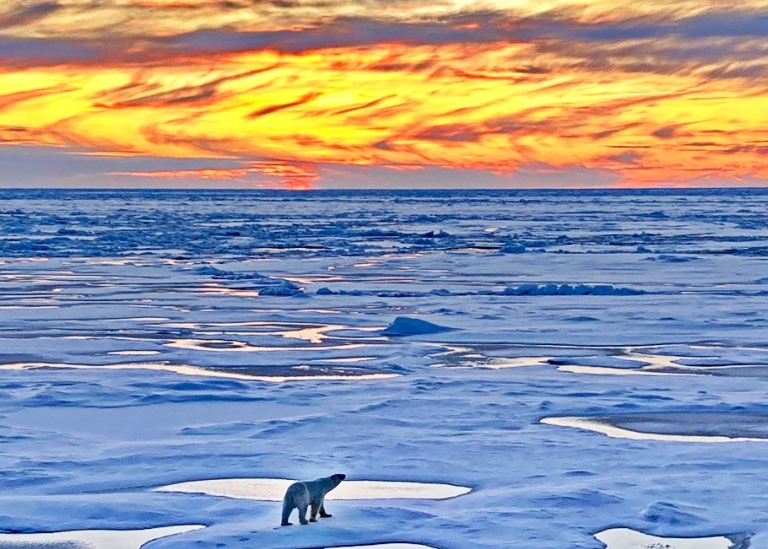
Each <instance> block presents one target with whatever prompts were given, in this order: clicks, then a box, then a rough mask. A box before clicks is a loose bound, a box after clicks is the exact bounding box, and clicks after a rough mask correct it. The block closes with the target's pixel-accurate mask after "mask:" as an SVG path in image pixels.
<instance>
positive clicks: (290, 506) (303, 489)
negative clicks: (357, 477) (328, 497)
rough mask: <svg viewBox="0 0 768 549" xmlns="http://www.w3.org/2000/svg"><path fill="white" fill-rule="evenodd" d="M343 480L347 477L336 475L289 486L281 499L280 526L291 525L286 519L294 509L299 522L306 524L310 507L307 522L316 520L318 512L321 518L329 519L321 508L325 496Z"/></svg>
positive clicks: (323, 508)
mask: <svg viewBox="0 0 768 549" xmlns="http://www.w3.org/2000/svg"><path fill="white" fill-rule="evenodd" d="M345 478H347V475H344V474H342V473H337V474H335V475H331V476H330V477H322V478H318V479H315V480H305V481H300V482H294V483H293V484H291V485H290V486H289V487H288V490H286V492H285V497H284V498H283V520H282V522H281V523H280V526H289V525H290V524H291V523H290V522H288V517H289V516H290V515H291V512H292V511H293V510H294V509H298V510H299V522H301V523H302V524H307V507H309V506H312V512H311V514H310V517H309V522H315V521H316V520H317V512H318V511H320V516H321V517H323V518H325V517H330V516H331V515H330V514H328V513H326V512H325V507H324V506H323V500H324V499H325V494H327V493H328V492H330V491H331V490H333V489H334V488H336V487H337V486H338V485H339V483H341V481H342V480H344V479H345Z"/></svg>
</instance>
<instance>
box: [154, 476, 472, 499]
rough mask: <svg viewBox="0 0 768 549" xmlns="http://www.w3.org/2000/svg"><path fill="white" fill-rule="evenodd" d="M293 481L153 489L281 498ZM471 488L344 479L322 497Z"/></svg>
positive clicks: (420, 494)
mask: <svg viewBox="0 0 768 549" xmlns="http://www.w3.org/2000/svg"><path fill="white" fill-rule="evenodd" d="M294 482H296V481H294V480H288V479H279V478H232V479H214V480H199V481H192V482H180V483H178V484H171V485H168V486H160V487H158V488H155V491H158V492H184V493H191V494H207V495H209V496H223V497H228V498H237V499H254V500H259V501H282V500H283V496H284V495H285V491H286V490H287V489H288V487H289V486H290V485H291V484H293V483H294ZM471 491H472V490H471V488H467V487H465V486H454V485H452V484H437V483H425V482H387V481H374V480H347V481H344V482H342V483H341V484H340V485H339V486H338V487H337V488H335V489H334V490H333V491H332V492H329V493H328V496H327V497H326V499H339V500H342V499H343V500H348V499H449V498H454V497H457V496H461V495H464V494H467V493H469V492H471Z"/></svg>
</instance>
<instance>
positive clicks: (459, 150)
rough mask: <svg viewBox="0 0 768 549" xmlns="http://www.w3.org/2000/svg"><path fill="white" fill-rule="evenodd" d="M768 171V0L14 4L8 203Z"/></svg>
mask: <svg viewBox="0 0 768 549" xmlns="http://www.w3.org/2000/svg"><path fill="white" fill-rule="evenodd" d="M767 160H768V0H738V1H737V0H656V1H652V0H649V1H646V2H638V1H636V0H633V1H627V0H593V1H580V2H579V1H573V0H490V1H484V2H469V1H459V0H453V1H451V0H434V1H424V2H417V1H413V0H341V1H319V0H272V1H269V0H226V1H224V0H215V1H214V0H195V1H193V0H102V1H100V2H92V1H91V0H54V1H51V0H46V1H37V0H35V1H29V0H4V1H3V2H2V4H0V186H6V187H11V186H23V185H35V184H41V185H46V186H50V185H70V186H71V185H78V186H110V185H112V186H149V185H151V186H156V185H170V186H185V185H195V186H211V187H216V186H232V185H240V186H245V187H254V188H258V187H269V188H272V187H275V188H280V187H288V188H311V187H317V188H324V187H334V186H347V187H366V188H369V187H377V186H383V187H391V186H401V187H402V186H405V187H407V186H420V187H440V186H443V185H442V182H445V181H450V185H452V186H465V187H473V186H499V187H510V188H513V187H517V186H526V187H536V186H548V187H552V186H563V187H573V186H576V187H579V186H587V187H588V186H685V185H766V184H768V163H767V162H766V161H767ZM46 163H48V164H47V165H48V166H50V167H52V169H51V170H47V171H46V170H45V166H46ZM4 164H5V167H4Z"/></svg>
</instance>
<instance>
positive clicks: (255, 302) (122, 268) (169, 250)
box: [0, 189, 768, 549]
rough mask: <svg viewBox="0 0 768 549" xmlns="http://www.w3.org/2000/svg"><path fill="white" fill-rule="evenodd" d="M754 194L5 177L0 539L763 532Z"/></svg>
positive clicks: (764, 364)
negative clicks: (307, 512) (284, 188)
mask: <svg viewBox="0 0 768 549" xmlns="http://www.w3.org/2000/svg"><path fill="white" fill-rule="evenodd" d="M766 211H768V191H765V190H758V189H751V190H750V189H734V190H698V191H697V190H656V191H648V190H623V191H579V192H576V191H472V192H469V191H450V192H448V191H433V192H426V191H407V192H406V191H399V192H394V191H392V192H384V191H382V192H336V191H329V192H308V193H287V192H286V193H282V192H257V191H254V192H250V191H194V192H192V191H64V190H4V191H0V397H1V398H0V487H2V490H1V491H0V533H2V534H3V537H2V538H0V547H6V546H7V547H19V546H21V547H41V549H42V547H46V546H48V547H50V546H54V547H56V546H58V547H67V549H70V548H71V547H80V546H89V547H92V548H93V549H114V548H115V547H118V545H115V544H117V543H125V544H127V545H125V547H128V548H130V549H134V548H136V549H138V547H142V546H143V547H146V548H147V549H164V548H169V549H170V548H189V547H195V548H201V549H202V548H218V547H225V548H249V549H250V548H252V547H265V548H274V549H308V548H318V547H327V548H330V547H348V548H350V547H373V548H374V549H405V548H408V549H415V548H416V547H427V548H430V547H432V548H440V549H454V548H455V549H493V548H506V547H510V546H512V545H526V546H527V545H533V546H536V548H537V549H602V548H604V547H608V548H609V549H635V548H637V547H669V548H670V549H688V548H693V547H695V548H696V549H746V547H748V546H749V547H751V548H752V549H768V530H766V526H765V520H764V519H765V514H766V503H765V486H766V485H768V444H765V440H766V439H768V403H766V398H765V395H766V393H767V392H768V262H767V260H768V218H766V216H765V212H766ZM598 374H600V375H598ZM606 435H610V436H606ZM719 441H722V443H718V444H715V443H712V442H719ZM336 472H344V473H346V474H347V475H348V481H345V483H342V485H341V486H340V487H339V488H338V492H336V491H334V492H332V493H331V494H330V497H329V499H333V498H335V501H333V503H332V509H331V512H332V513H333V517H332V518H329V519H328V520H323V521H319V522H318V523H315V524H311V525H307V526H298V525H297V526H294V527H291V528H280V527H279V526H278V525H279V522H280V504H279V501H278V500H279V499H281V498H282V492H283V490H284V484H285V483H286V482H289V481H287V480H284V479H311V478H317V477H320V476H326V475H330V474H333V473H336ZM265 479H277V480H280V481H281V482H282V483H283V484H281V485H280V486H273V487H271V488H270V490H271V491H270V493H269V497H266V496H264V494H263V493H261V496H259V493H260V492H258V490H259V489H261V488H264V485H263V484H259V483H263V482H264V481H265ZM256 480H258V482H256ZM248 482H256V484H255V485H254V484H248ZM174 485H176V486H179V485H181V486H187V487H192V488H191V489H190V490H185V491H181V490H176V491H166V490H165V489H162V490H158V489H157V488H159V487H165V488H168V487H172V486H174ZM345 486H346V488H345ZM259 487H261V488H259ZM441 487H447V488H441ZM214 488H215V490H214ZM438 488H440V489H446V490H454V491H455V490H461V491H460V492H450V491H449V492H440V493H439V494H438V493H436V492H433V491H432V490H436V489H438ZM344 490H352V495H353V496H354V497H349V498H346V497H342V496H344ZM388 490H389V491H388ZM408 490H411V491H408ZM382 491H383V492H382ZM238 493H239V494H240V495H241V496H242V497H237V494H238ZM382 493H383V494H384V495H382ZM387 494H388V495H387ZM436 494H437V495H440V494H443V495H446V494H447V495H446V497H442V495H441V496H440V497H434V496H435V495H436ZM222 496H224V497H222ZM256 496H259V497H256ZM262 496H263V497H262ZM185 525H188V526H185ZM193 525H201V526H203V525H204V526H203V527H199V528H196V529H192V528H193ZM163 528H189V529H188V530H187V531H183V532H182V531H179V532H178V533H176V534H175V535H165V536H163V537H160V536H157V535H155V534H151V533H152V532H155V533H158V532H162V531H166V530H157V529H163ZM167 531H168V532H170V531H171V530H167ZM85 532H103V533H105V534H104V535H112V534H106V533H108V532H118V534H115V535H117V536H118V538H119V539H120V540H123V541H120V542H118V541H114V542H112V541H110V542H106V541H99V539H97V538H95V537H91V538H88V539H84V538H81V537H78V536H81V535H85V534H84V533H85ZM88 535H90V534H88ZM94 535H95V534H94ZM150 535H151V536H152V537H141V536H150ZM25 536H27V537H25ZM29 536H37V537H29ZM115 539H117V538H115ZM12 540H15V541H12ZM13 544H15V545H13ZM20 544H21V545H20ZM46 544H47V545H46ZM110 544H112V545H110Z"/></svg>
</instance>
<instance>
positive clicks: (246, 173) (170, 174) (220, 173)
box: [107, 162, 319, 190]
mask: <svg viewBox="0 0 768 549" xmlns="http://www.w3.org/2000/svg"><path fill="white" fill-rule="evenodd" d="M107 175H121V176H130V177H140V178H149V179H180V180H199V179H207V180H214V181H240V182H244V183H251V184H253V185H254V186H256V187H263V186H267V187H273V186H275V184H274V183H273V182H271V181H269V178H274V182H275V183H276V184H277V186H279V187H282V188H285V189H290V190H309V189H311V188H312V187H313V183H314V182H315V181H316V180H317V179H318V178H319V175H318V174H317V172H315V171H314V170H312V169H310V168H307V167H305V166H301V165H298V164H286V163H279V162H253V163H251V165H249V166H248V167H245V168H200V169H196V170H155V171H133V172H112V173H109V174H107ZM253 175H257V176H258V175H261V176H266V179H265V178H264V177H255V178H254V177H252V176H253Z"/></svg>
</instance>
